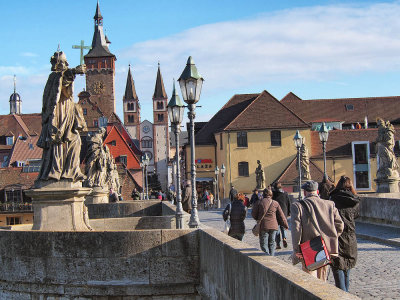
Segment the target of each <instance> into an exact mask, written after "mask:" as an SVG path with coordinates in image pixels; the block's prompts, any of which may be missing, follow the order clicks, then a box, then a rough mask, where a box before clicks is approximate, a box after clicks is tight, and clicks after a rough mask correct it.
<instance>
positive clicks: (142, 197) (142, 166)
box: [140, 156, 145, 200]
mask: <svg viewBox="0 0 400 300" xmlns="http://www.w3.org/2000/svg"><path fill="white" fill-rule="evenodd" d="M143 157H144V156H142V162H141V163H140V167H141V168H142V182H143V183H142V185H143V187H142V195H141V197H140V198H141V200H143V199H144V194H145V192H144V191H145V179H144V164H143Z"/></svg>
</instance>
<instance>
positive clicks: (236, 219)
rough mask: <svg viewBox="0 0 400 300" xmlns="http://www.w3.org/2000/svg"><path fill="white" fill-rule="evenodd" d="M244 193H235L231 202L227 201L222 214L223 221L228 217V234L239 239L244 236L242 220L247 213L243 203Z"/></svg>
mask: <svg viewBox="0 0 400 300" xmlns="http://www.w3.org/2000/svg"><path fill="white" fill-rule="evenodd" d="M243 201H244V195H243V194H241V193H239V194H236V196H235V198H234V200H233V202H232V203H229V204H228V205H227V206H226V208H225V210H224V212H223V214H222V216H223V218H224V221H226V220H227V219H228V217H229V218H230V221H231V228H230V229H229V232H228V235H229V236H231V237H233V238H235V239H238V240H239V241H241V240H242V239H243V236H244V232H245V227H244V220H245V219H246V215H247V207H246V206H244V204H243Z"/></svg>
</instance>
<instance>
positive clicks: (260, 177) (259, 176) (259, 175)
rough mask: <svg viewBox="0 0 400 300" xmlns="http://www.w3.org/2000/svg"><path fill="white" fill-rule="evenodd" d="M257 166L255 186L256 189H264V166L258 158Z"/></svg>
mask: <svg viewBox="0 0 400 300" xmlns="http://www.w3.org/2000/svg"><path fill="white" fill-rule="evenodd" d="M257 164H258V166H257V168H256V171H255V173H256V181H257V187H256V189H258V190H263V189H265V174H264V168H263V166H262V164H261V162H260V161H259V160H257Z"/></svg>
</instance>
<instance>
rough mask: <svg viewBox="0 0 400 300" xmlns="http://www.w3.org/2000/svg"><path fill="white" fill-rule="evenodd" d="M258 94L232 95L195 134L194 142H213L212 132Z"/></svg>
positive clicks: (223, 125) (239, 111) (219, 128)
mask: <svg viewBox="0 0 400 300" xmlns="http://www.w3.org/2000/svg"><path fill="white" fill-rule="evenodd" d="M259 95H260V94H241V95H234V96H233V97H232V98H231V99H230V100H229V101H228V102H227V103H226V104H225V105H224V106H223V107H222V108H221V109H220V110H219V111H218V112H217V113H216V114H215V115H214V116H213V117H212V118H211V120H210V121H208V122H207V124H205V125H204V126H203V127H202V128H201V129H200V130H199V132H198V133H197V134H196V137H195V140H196V144H200V145H201V144H215V139H214V133H216V132H219V131H221V130H223V129H224V128H225V127H226V126H227V125H229V123H230V122H232V120H233V119H234V118H236V117H237V116H238V115H239V114H240V113H241V112H242V111H243V110H244V109H246V107H248V106H249V105H250V104H251V103H252V102H253V101H254V100H255V99H256V98H257V97H258V96H259Z"/></svg>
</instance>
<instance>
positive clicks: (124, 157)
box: [119, 155, 128, 166]
mask: <svg viewBox="0 0 400 300" xmlns="http://www.w3.org/2000/svg"><path fill="white" fill-rule="evenodd" d="M119 162H120V163H123V164H124V165H125V166H126V165H127V163H128V157H127V156H126V155H120V156H119Z"/></svg>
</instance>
